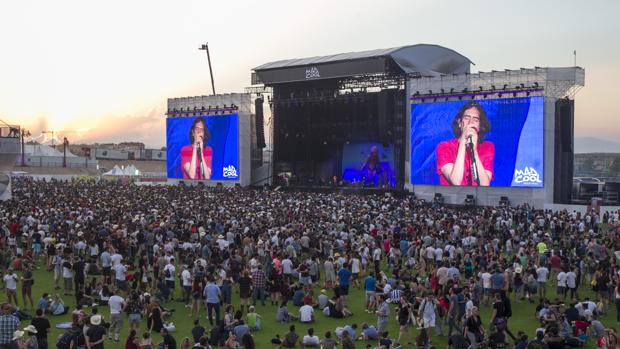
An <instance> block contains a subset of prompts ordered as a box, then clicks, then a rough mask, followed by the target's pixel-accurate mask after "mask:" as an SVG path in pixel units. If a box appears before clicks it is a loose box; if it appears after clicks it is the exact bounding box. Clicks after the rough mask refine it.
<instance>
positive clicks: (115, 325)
mask: <svg viewBox="0 0 620 349" xmlns="http://www.w3.org/2000/svg"><path fill="white" fill-rule="evenodd" d="M119 265H120V264H119ZM117 281H118V279H117ZM117 293H118V292H113V295H112V297H110V299H109V300H108V306H109V307H110V329H109V330H108V339H110V340H112V337H114V341H115V342H117V343H118V342H119V337H120V332H121V329H122V328H123V309H125V305H126V304H125V299H123V297H121V296H119V295H118V294H117Z"/></svg>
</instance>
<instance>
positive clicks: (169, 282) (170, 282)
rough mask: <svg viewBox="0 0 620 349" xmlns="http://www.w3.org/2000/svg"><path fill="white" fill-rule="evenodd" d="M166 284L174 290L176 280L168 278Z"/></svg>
mask: <svg viewBox="0 0 620 349" xmlns="http://www.w3.org/2000/svg"><path fill="white" fill-rule="evenodd" d="M166 285H168V288H169V289H171V290H174V280H166Z"/></svg>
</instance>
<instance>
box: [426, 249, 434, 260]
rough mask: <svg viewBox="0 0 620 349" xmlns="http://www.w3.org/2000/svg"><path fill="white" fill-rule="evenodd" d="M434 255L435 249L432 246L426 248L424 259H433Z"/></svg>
mask: <svg viewBox="0 0 620 349" xmlns="http://www.w3.org/2000/svg"><path fill="white" fill-rule="evenodd" d="M434 257H435V249H434V248H433V247H432V246H428V247H427V248H426V259H433V258H434Z"/></svg>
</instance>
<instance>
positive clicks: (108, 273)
mask: <svg viewBox="0 0 620 349" xmlns="http://www.w3.org/2000/svg"><path fill="white" fill-rule="evenodd" d="M111 270H112V267H103V276H110V271H111Z"/></svg>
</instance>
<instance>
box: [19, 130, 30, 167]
mask: <svg viewBox="0 0 620 349" xmlns="http://www.w3.org/2000/svg"><path fill="white" fill-rule="evenodd" d="M21 137H22V167H24V166H26V157H25V153H26V145H25V138H26V137H30V131H28V130H26V129H22V132H21Z"/></svg>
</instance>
